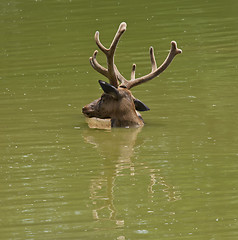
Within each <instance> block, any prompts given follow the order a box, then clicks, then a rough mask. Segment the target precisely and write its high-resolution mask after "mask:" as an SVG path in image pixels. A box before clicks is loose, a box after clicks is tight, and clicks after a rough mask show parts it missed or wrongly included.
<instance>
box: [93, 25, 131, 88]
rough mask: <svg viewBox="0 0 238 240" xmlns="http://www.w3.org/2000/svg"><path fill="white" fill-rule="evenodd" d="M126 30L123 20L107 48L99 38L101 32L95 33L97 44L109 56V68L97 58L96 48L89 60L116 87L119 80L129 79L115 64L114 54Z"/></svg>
mask: <svg viewBox="0 0 238 240" xmlns="http://www.w3.org/2000/svg"><path fill="white" fill-rule="evenodd" d="M125 31H126V23H125V22H122V23H121V24H120V26H119V28H118V30H117V33H116V35H115V37H114V39H113V41H112V43H111V46H110V47H109V48H108V49H107V48H105V47H104V46H103V45H102V43H101V42H100V40H99V32H98V31H97V32H96V33H95V40H96V44H97V45H98V47H99V49H100V50H101V51H102V52H103V53H104V54H105V55H106V57H107V65H108V69H106V68H104V67H103V66H102V65H100V64H99V63H98V62H97V60H96V56H97V53H98V51H97V50H96V51H95V52H94V53H93V56H92V57H90V58H89V61H90V63H91V65H92V67H93V68H94V69H95V70H96V71H98V72H99V73H101V74H103V75H104V76H105V77H107V78H108V79H109V81H110V84H111V85H113V86H114V87H118V81H117V80H119V81H120V82H122V81H127V80H126V79H125V78H124V77H123V76H122V75H121V74H120V73H119V71H118V69H117V67H116V65H115V64H114V54H115V51H116V46H117V44H118V42H119V39H120V37H121V36H122V34H123V33H124V32H125Z"/></svg>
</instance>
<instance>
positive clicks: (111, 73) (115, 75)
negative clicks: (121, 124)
mask: <svg viewBox="0 0 238 240" xmlns="http://www.w3.org/2000/svg"><path fill="white" fill-rule="evenodd" d="M125 31H126V23H125V22H122V23H121V24H120V26H119V28H118V31H117V33H116V35H115V37H114V39H113V41H112V43H111V46H110V48H109V49H107V48H105V47H104V46H103V45H102V43H101V42H100V40H99V32H98V31H97V32H96V33H95V40H96V44H97V45H98V47H99V49H100V50H101V51H102V52H103V53H104V54H105V55H106V57H107V65H108V68H107V69H106V68H104V67H103V66H101V65H100V64H99V63H98V62H97V60H96V56H97V53H98V51H97V50H96V51H95V52H94V54H93V56H92V57H90V63H91V65H92V67H93V68H94V69H95V70H96V71H98V72H99V73H101V74H102V75H104V76H105V77H107V78H108V79H109V81H110V84H111V85H113V86H115V87H118V81H119V82H121V84H120V85H121V86H124V87H126V88H128V89H130V88H132V87H134V86H137V85H139V84H141V83H144V82H147V81H149V80H151V79H153V78H155V77H157V76H158V75H159V74H160V73H162V72H163V71H164V70H165V69H166V68H167V67H168V66H169V64H170V63H171V62H172V60H173V58H174V57H175V56H176V55H177V54H179V53H182V50H181V49H178V48H177V44H176V42H175V41H172V42H171V49H170V52H169V54H168V56H167V58H166V59H165V61H164V62H163V63H162V64H161V66H159V67H158V68H157V64H156V60H155V56H154V49H153V47H150V60H151V65H152V70H151V72H150V73H149V74H147V75H145V76H142V77H139V78H135V69H136V65H135V64H133V66H132V71H131V80H130V81H128V80H126V79H125V78H124V77H123V76H122V75H121V73H120V72H119V71H118V69H117V67H116V65H115V63H114V54H115V51H116V46H117V44H118V42H119V39H120V37H121V36H122V34H123V33H124V32H125Z"/></svg>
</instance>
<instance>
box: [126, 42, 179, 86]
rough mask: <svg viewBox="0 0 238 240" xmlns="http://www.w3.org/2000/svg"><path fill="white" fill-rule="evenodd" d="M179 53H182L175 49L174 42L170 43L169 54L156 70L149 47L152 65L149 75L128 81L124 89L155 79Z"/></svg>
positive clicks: (175, 44) (152, 52)
mask: <svg viewBox="0 0 238 240" xmlns="http://www.w3.org/2000/svg"><path fill="white" fill-rule="evenodd" d="M179 53H182V50H181V49H178V48H177V43H176V42H175V41H172V42H171V49H170V52H169V54H168V56H167V58H166V59H165V61H164V62H163V63H162V64H161V65H160V66H159V67H158V68H157V66H156V61H155V57H154V50H153V48H152V47H151V48H150V59H151V65H152V71H151V73H149V74H147V75H145V76H142V77H139V78H136V79H132V80H131V81H128V82H127V84H126V87H127V88H128V89H130V88H132V87H135V86H137V85H139V84H141V83H144V82H147V81H149V80H151V79H153V78H155V77H157V76H158V75H159V74H160V73H162V72H163V71H164V70H165V69H166V68H167V67H168V66H169V64H170V63H171V62H172V60H173V58H174V57H175V56H176V55H177V54H179Z"/></svg>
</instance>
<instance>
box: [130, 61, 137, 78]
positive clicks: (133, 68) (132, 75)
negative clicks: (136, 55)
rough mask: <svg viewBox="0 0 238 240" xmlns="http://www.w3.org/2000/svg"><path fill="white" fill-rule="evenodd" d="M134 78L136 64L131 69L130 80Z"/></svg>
mask: <svg viewBox="0 0 238 240" xmlns="http://www.w3.org/2000/svg"><path fill="white" fill-rule="evenodd" d="M135 78H136V64H135V63H134V64H133V65H132V69H131V80H134V79H135Z"/></svg>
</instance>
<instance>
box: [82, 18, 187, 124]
mask: <svg viewBox="0 0 238 240" xmlns="http://www.w3.org/2000/svg"><path fill="white" fill-rule="evenodd" d="M125 30H126V23H125V22H122V23H121V24H120V26H119V29H118V31H117V33H116V35H115V37H114V39H113V41H112V43H111V46H110V48H109V49H107V48H105V47H104V46H103V45H102V43H101V42H100V40H99V32H96V33H95V40H96V44H97V45H98V47H99V49H100V50H101V51H102V52H103V53H104V54H105V55H106V57H107V65H108V68H104V67H103V66H101V65H100V64H99V63H98V62H97V60H96V56H97V53H98V51H97V50H96V51H95V52H94V54H93V56H92V57H90V59H89V60H90V63H91V65H92V67H93V68H94V69H95V70H96V71H97V72H99V73H101V74H102V75H104V76H105V77H107V78H108V79H109V82H110V84H109V83H107V82H104V81H101V80H99V84H100V85H101V87H102V89H103V91H104V93H103V94H102V96H101V97H100V98H99V99H97V100H95V101H93V102H92V103H90V104H88V105H86V106H84V107H83V109H82V112H83V114H84V115H85V116H86V117H89V118H100V119H110V121H111V127H137V126H143V125H144V122H143V119H142V117H141V115H140V114H139V113H138V111H148V110H149V108H148V107H147V106H146V105H145V104H144V103H142V102H141V101H140V100H138V99H136V98H135V97H134V96H133V95H132V93H131V91H130V89H131V88H132V87H134V86H137V85H139V84H142V83H144V82H147V81H149V80H151V79H153V78H155V77H156V76H158V75H159V74H160V73H162V72H163V71H164V70H165V69H166V68H167V67H168V66H169V64H170V63H171V62H172V60H173V58H174V57H175V56H176V55H177V54H179V53H181V52H182V50H180V49H178V48H177V44H176V42H175V41H172V42H171V49H170V52H169V54H168V56H167V58H166V59H165V61H164V62H163V63H162V64H161V66H160V67H157V64H156V60H155V56H154V49H153V47H150V60H151V65H152V69H151V72H150V73H149V74H147V75H145V76H142V77H139V78H136V77H135V70H136V65H135V64H133V66H132V71H131V80H130V81H128V80H126V79H125V78H124V77H123V76H122V75H121V73H120V72H119V71H118V69H117V67H116V65H115V63H114V54H115V50H116V46H117V44H118V42H119V39H120V37H121V36H122V34H123V33H124V32H125Z"/></svg>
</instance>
